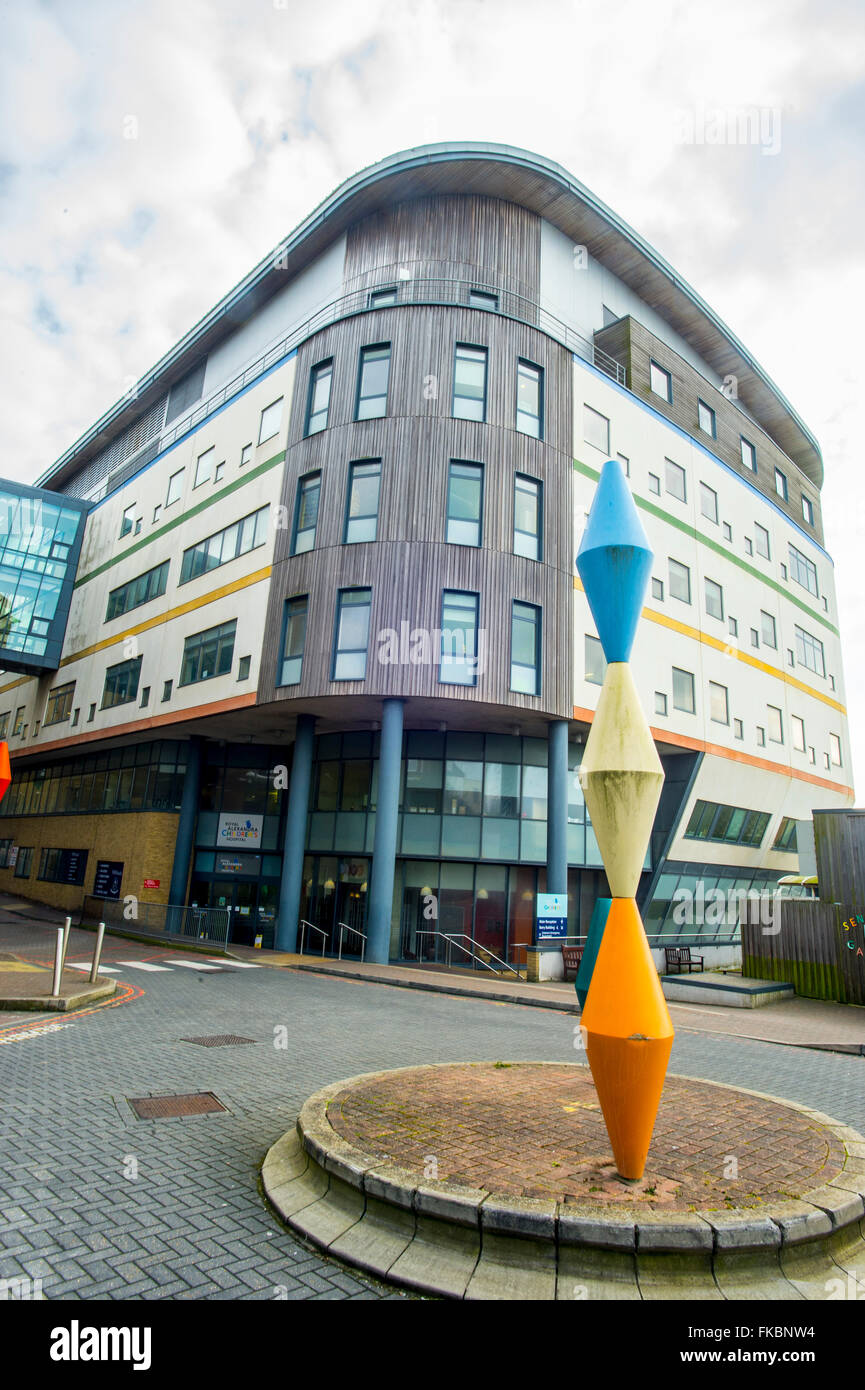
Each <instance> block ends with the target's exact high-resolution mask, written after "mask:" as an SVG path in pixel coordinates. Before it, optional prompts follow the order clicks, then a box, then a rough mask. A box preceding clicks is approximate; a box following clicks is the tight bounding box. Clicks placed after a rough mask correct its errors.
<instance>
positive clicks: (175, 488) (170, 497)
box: [165, 468, 186, 507]
mask: <svg viewBox="0 0 865 1390" xmlns="http://www.w3.org/2000/svg"><path fill="white" fill-rule="evenodd" d="M185 472H186V469H185V468H178V470H177V472H176V473H172V475H171V477H170V478H169V479H168V492H167V493H166V496H165V505H166V507H171V506H173V504H174V503H175V502H179V501H180V499H181V497H182V496H183V475H184V473H185Z"/></svg>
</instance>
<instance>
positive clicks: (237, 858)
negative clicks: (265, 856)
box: [216, 854, 261, 878]
mask: <svg viewBox="0 0 865 1390" xmlns="http://www.w3.org/2000/svg"><path fill="white" fill-rule="evenodd" d="M216 872H217V873H218V874H247V875H248V876H250V877H253V878H255V877H256V876H257V875H258V874H259V873H260V872H261V855H260V854H217V856H216Z"/></svg>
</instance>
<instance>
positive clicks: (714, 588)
mask: <svg viewBox="0 0 865 1390" xmlns="http://www.w3.org/2000/svg"><path fill="white" fill-rule="evenodd" d="M705 585H706V612H707V613H708V615H709V617H710V618H718V619H720V621H721V622H723V621H724V590H723V589H722V588H721V585H720V584H717V583H716V582H715V580H714V579H707V580H706V581H705Z"/></svg>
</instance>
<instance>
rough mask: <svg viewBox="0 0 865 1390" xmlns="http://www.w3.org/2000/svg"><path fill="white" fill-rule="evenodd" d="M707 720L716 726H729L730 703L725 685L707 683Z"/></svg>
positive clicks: (713, 682) (712, 682)
mask: <svg viewBox="0 0 865 1390" xmlns="http://www.w3.org/2000/svg"><path fill="white" fill-rule="evenodd" d="M709 718H710V719H712V720H714V722H715V723H716V724H729V722H730V701H729V697H728V691H727V687H726V685H718V683H717V681H709Z"/></svg>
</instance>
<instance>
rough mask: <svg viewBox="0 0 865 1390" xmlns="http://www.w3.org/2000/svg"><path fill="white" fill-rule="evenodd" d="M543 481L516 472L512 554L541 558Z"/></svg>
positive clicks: (532, 558) (535, 558)
mask: <svg viewBox="0 0 865 1390" xmlns="http://www.w3.org/2000/svg"><path fill="white" fill-rule="evenodd" d="M543 515H544V499H543V483H541V482H540V481H539V479H537V478H528V477H526V475H525V474H524V473H517V474H516V476H515V478H514V554H515V555H524V556H525V558H526V559H527V560H541V559H543V543H542V536H543Z"/></svg>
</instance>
